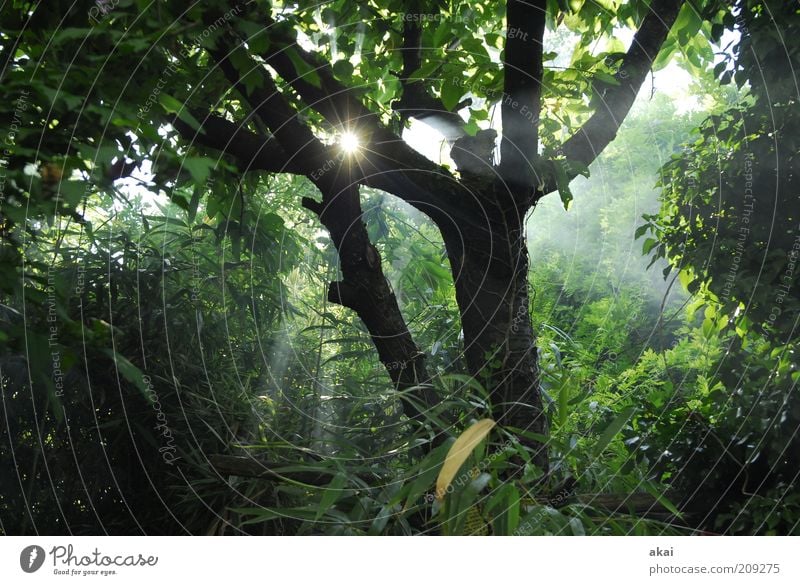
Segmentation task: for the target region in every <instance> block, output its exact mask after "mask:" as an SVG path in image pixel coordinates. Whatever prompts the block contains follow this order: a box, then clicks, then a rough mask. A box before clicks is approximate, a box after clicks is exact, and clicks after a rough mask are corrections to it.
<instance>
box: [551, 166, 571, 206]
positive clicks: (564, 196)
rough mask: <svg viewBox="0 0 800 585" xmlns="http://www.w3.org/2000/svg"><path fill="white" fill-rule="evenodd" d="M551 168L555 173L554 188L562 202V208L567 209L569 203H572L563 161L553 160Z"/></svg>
mask: <svg viewBox="0 0 800 585" xmlns="http://www.w3.org/2000/svg"><path fill="white" fill-rule="evenodd" d="M553 169H554V170H555V175H556V188H557V189H558V194H559V196H560V197H561V203H563V204H564V209H566V210H569V204H570V203H572V199H573V196H572V191H571V190H570V188H569V177H568V176H567V170H566V163H565V161H560V160H554V161H553Z"/></svg>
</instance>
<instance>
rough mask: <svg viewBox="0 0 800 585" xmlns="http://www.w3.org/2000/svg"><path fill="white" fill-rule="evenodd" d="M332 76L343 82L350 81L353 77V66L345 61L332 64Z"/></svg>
mask: <svg viewBox="0 0 800 585" xmlns="http://www.w3.org/2000/svg"><path fill="white" fill-rule="evenodd" d="M333 74H334V75H335V76H336V77H338V78H339V79H341V80H343V81H350V79H351V78H352V77H353V64H352V63H351V62H350V61H347V60H346V59H342V60H341V61H337V62H336V63H334V64H333Z"/></svg>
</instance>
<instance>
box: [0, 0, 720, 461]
mask: <svg viewBox="0 0 800 585" xmlns="http://www.w3.org/2000/svg"><path fill="white" fill-rule="evenodd" d="M727 13H728V12H727V11H726V10H724V9H720V8H719V7H717V6H716V4H714V3H694V4H689V3H685V2H683V0H653V1H652V2H649V3H648V2H640V1H634V2H629V3H625V4H619V3H612V2H603V3H595V2H586V3H583V2H569V3H567V2H556V1H553V0H535V1H531V2H522V1H517V0H509V1H508V2H507V3H506V4H505V5H502V4H498V5H493V4H477V5H473V4H467V3H460V2H452V3H433V2H431V3H427V2H416V1H410V2H400V1H394V2H390V3H388V4H386V3H377V2H367V3H358V4H354V3H350V2H347V1H346V0H339V1H336V2H331V3H329V4H327V5H325V6H324V8H323V7H318V6H317V5H316V4H314V3H306V2H299V3H296V4H287V5H284V4H277V3H275V4H271V3H268V2H250V3H235V2H222V1H215V2H205V3H203V4H202V5H201V4H196V5H193V6H191V7H189V8H184V7H182V6H177V5H174V4H173V3H168V2H155V3H153V2H144V1H134V0H119V1H118V2H100V1H98V2H96V3H94V4H90V3H88V2H77V3H67V2H56V3H51V4H50V5H48V10H47V11H46V12H45V11H44V10H43V9H40V8H35V9H30V8H29V7H28V5H27V3H24V2H14V3H7V4H6V5H5V7H4V9H3V20H4V22H5V23H6V28H7V30H6V31H5V32H3V33H2V52H3V57H2V59H3V69H2V81H3V85H4V87H5V88H6V91H7V93H8V95H9V96H14V98H15V99H13V100H9V101H6V103H5V104H4V105H3V110H4V113H5V115H6V116H7V117H8V119H9V120H10V122H11V124H13V128H15V130H14V135H13V140H12V141H11V142H9V141H8V140H7V141H6V142H7V144H9V145H10V147H9V148H8V149H7V150H6V158H5V159H4V161H5V165H4V166H6V167H7V168H8V172H7V174H6V175H5V182H4V190H5V192H4V197H5V198H6V200H5V201H4V206H3V215H4V225H3V237H4V239H5V240H6V241H8V242H11V243H13V244H14V246H4V248H3V253H4V255H5V256H6V257H5V258H4V261H5V262H6V266H7V267H10V268H7V270H10V271H12V272H13V271H17V274H18V275H21V272H20V270H21V265H22V263H21V259H20V254H19V250H20V249H21V248H22V245H23V244H24V241H25V238H26V237H29V235H30V232H32V231H35V229H36V226H35V225H32V224H31V222H30V218H31V217H33V218H39V217H45V218H47V217H52V216H53V215H54V214H66V215H69V216H72V217H73V218H74V219H75V220H76V221H78V222H85V221H86V219H85V218H83V217H82V216H81V214H80V212H79V211H78V209H79V208H80V203H81V201H82V199H83V197H84V196H85V194H86V193H87V191H91V190H93V189H97V188H101V189H109V190H113V182H114V181H115V180H116V179H118V178H120V177H121V176H125V175H127V174H129V173H130V172H132V169H133V168H135V166H137V165H138V166H144V165H145V162H147V164H148V165H150V166H151V167H152V170H153V172H154V179H153V182H154V186H153V188H155V189H161V190H164V191H165V192H167V193H168V194H169V195H170V197H171V198H172V199H173V201H175V202H176V203H177V204H179V205H181V206H184V207H185V208H187V209H189V211H190V213H195V212H196V210H197V208H198V205H199V204H200V202H201V201H204V202H205V205H206V209H207V210H208V215H209V216H210V217H212V218H214V217H215V216H216V217H217V218H218V220H219V225H220V226H224V231H225V233H226V234H227V235H228V237H229V238H230V240H231V242H232V246H233V248H234V250H235V249H236V246H239V245H241V243H242V241H243V238H244V236H245V234H247V233H248V230H250V229H251V228H252V222H256V221H257V219H252V218H251V219H246V217H245V215H244V214H242V213H240V214H239V216H238V217H237V216H236V215H235V214H234V213H232V212H231V211H230V210H232V209H238V210H241V209H243V208H245V207H246V206H247V205H248V204H250V201H249V200H250V198H251V197H252V193H253V192H254V184H256V183H257V182H258V181H267V180H268V176H269V175H270V174H275V173H289V174H294V175H299V176H303V177H305V178H306V179H308V181H310V182H311V183H312V184H313V185H314V186H315V187H316V189H317V191H318V193H319V198H312V197H305V198H303V200H302V204H303V206H304V207H305V208H306V209H307V210H309V211H310V212H312V213H313V214H315V215H316V216H317V217H318V219H319V221H320V222H321V224H322V225H323V226H324V227H325V228H326V229H327V230H328V232H329V234H330V237H331V241H332V243H333V245H334V246H335V248H336V250H337V252H338V257H339V270H340V273H341V274H340V277H339V279H338V280H335V281H333V282H331V283H330V286H329V290H328V300H329V301H330V302H333V303H337V304H340V305H343V306H345V307H348V308H350V309H352V310H353V311H354V312H355V313H356V314H357V315H358V316H359V317H360V319H361V320H362V321H363V323H364V324H365V326H366V327H367V329H368V330H369V333H370V335H371V337H372V340H373V342H374V345H375V348H376V350H377V352H378V355H379V357H380V360H381V362H382V363H383V364H384V366H385V368H386V370H387V373H388V375H389V377H390V378H391V380H392V382H393V383H394V384H395V385H396V387H397V388H398V389H400V390H403V391H405V392H404V396H407V397H408V399H407V401H406V407H407V413H408V414H409V416H411V417H414V418H422V416H423V412H424V411H425V409H427V408H429V407H431V406H433V405H435V404H436V403H437V401H438V399H439V398H438V397H437V396H436V393H435V392H434V391H433V387H432V386H431V384H430V381H431V376H430V375H429V373H428V371H427V369H426V364H425V355H426V354H425V353H424V351H422V349H423V348H420V347H419V346H418V345H417V344H416V343H415V341H414V339H413V337H412V334H411V332H410V331H409V328H408V326H407V324H406V321H405V319H404V317H403V314H402V312H401V310H400V308H399V305H398V302H397V299H396V297H395V294H394V292H393V291H392V289H391V287H390V286H389V285H388V283H387V280H386V278H385V277H384V274H383V269H382V262H381V257H380V254H379V253H378V250H377V249H376V247H375V246H374V245H373V243H372V242H371V241H370V238H369V235H368V232H367V229H366V225H365V223H364V218H363V209H362V205H361V199H360V193H361V190H362V189H363V188H367V187H369V188H375V189H379V190H381V191H384V192H386V193H389V194H391V195H393V196H396V197H398V198H399V199H401V200H403V201H405V202H407V203H408V204H410V205H412V206H413V207H414V208H416V209H417V210H419V211H420V212H422V213H424V214H425V215H426V216H427V217H429V218H430V220H431V221H432V222H433V223H434V224H435V225H436V227H437V228H438V230H439V231H440V233H441V236H442V240H443V242H444V246H445V249H446V255H447V258H448V260H449V264H450V270H451V272H452V277H453V283H454V287H455V292H456V299H457V302H458V306H459V310H460V316H461V325H462V330H463V334H464V353H465V357H466V362H467V365H468V369H469V373H470V374H471V375H472V376H473V377H476V378H479V379H480V380H482V381H483V382H484V383H485V385H486V386H487V388H488V389H489V390H490V392H491V397H492V404H493V407H492V409H493V410H492V416H493V418H495V419H496V420H497V421H498V422H499V423H500V424H502V425H505V426H507V427H509V428H512V429H519V430H521V431H527V434H525V435H523V437H527V438H525V439H524V441H525V442H526V443H527V444H528V445H529V446H532V447H534V448H535V450H536V451H537V454H536V456H535V458H534V460H535V462H536V463H537V464H538V466H539V467H540V468H541V469H542V470H547V467H548V463H547V453H546V450H545V449H544V448H543V447H542V443H543V442H544V441H545V440H546V438H547V435H548V423H547V417H546V412H545V407H544V404H543V401H542V395H541V392H540V387H539V370H538V364H537V345H536V336H535V332H534V331H533V328H532V326H531V322H530V316H529V301H530V299H529V290H528V289H529V283H528V267H529V261H528V257H527V247H526V244H525V222H526V218H527V216H528V214H529V213H530V212H531V210H532V209H533V208H534V207H535V205H536V203H537V202H538V201H539V200H541V198H542V197H544V196H545V195H547V194H549V193H553V192H559V193H560V196H561V198H562V200H563V201H564V204H565V205H569V202H570V200H571V198H572V196H571V193H570V191H569V182H570V181H571V180H572V179H573V178H574V177H576V176H577V175H579V174H584V175H585V174H588V170H587V169H588V166H589V165H590V164H591V162H592V161H593V160H594V159H595V158H596V157H597V155H598V154H599V153H600V152H602V151H603V150H604V149H605V148H606V146H607V145H608V144H609V143H611V141H613V139H614V137H615V136H616V133H617V131H618V129H619V127H620V125H621V124H622V122H623V120H624V119H625V117H626V115H627V113H628V112H629V110H630V108H631V106H632V104H633V102H634V100H635V98H636V95H637V94H638V92H639V89H640V88H641V87H642V85H643V83H644V82H645V80H646V78H647V76H648V73H649V71H650V70H651V68H652V67H654V66H661V65H663V64H664V63H666V62H667V61H668V59H669V56H670V55H671V54H672V53H673V52H674V50H675V48H676V47H677V46H679V45H680V46H681V50H683V51H685V52H686V53H687V55H688V57H689V58H690V59H691V60H692V61H694V62H696V63H698V64H702V63H707V62H709V61H710V59H711V55H710V50H709V49H708V47H707V46H706V45H705V44H704V42H703V40H702V39H703V38H704V35H708V34H710V33H709V31H710V28H711V23H714V24H715V25H721V23H722V18H723V16H724V14H727ZM548 26H549V27H550V29H551V30H555V29H556V28H557V27H559V26H562V27H564V26H566V27H567V28H568V29H569V30H571V31H573V32H574V33H576V34H577V35H578V38H579V41H578V44H577V48H576V50H575V53H574V55H573V57H572V61H571V63H570V67H568V68H566V69H565V70H559V69H555V68H549V67H546V66H545V64H546V63H547V62H548V61H549V60H550V59H552V58H553V57H554V56H553V55H550V54H546V53H545V52H544V49H543V39H544V35H545V29H546V28H547V27H548ZM628 26H633V27H635V28H636V32H635V34H634V36H633V40H632V41H631V43H630V45H629V47H627V48H625V47H622V46H620V43H619V41H618V40H615V38H614V37H615V32H616V31H618V30H619V28H621V27H628ZM598 40H602V41H605V42H606V43H607V46H608V50H606V51H604V52H602V53H600V54H595V53H593V50H592V43H593V42H595V41H598ZM361 51H364V52H363V53H360V52H361ZM498 54H499V55H500V56H501V59H502V65H499V64H497V62H496V59H493V56H495V57H496V56H497V55H498ZM493 105H496V106H497V107H499V108H500V111H501V118H502V127H503V131H502V135H501V137H500V141H499V162H495V161H496V159H497V158H498V157H497V156H495V155H494V154H493V147H494V143H495V134H494V132H495V131H494V130H493V129H491V128H488V127H487V126H488V125H487V124H486V123H485V120H486V119H488V112H489V109H490V108H491V107H492V106H493ZM23 106H24V107H23ZM462 113H463V114H465V116H464V117H462V115H461V114H462ZM411 118H416V119H419V120H421V121H423V122H429V123H431V124H433V125H436V126H437V127H439V128H442V129H443V130H444V131H445V134H446V136H447V138H448V140H449V144H450V146H451V156H452V159H453V160H454V161H455V162H456V169H455V170H453V169H449V168H447V167H445V166H442V165H438V164H435V163H433V162H431V161H430V160H428V159H427V158H425V157H424V156H422V155H421V154H419V153H418V152H416V151H414V150H413V149H412V148H411V147H410V146H409V145H408V144H407V143H406V142H405V141H404V140H403V137H402V130H403V127H404V125H405V124H406V123H407V121H408V120H409V119H411ZM465 118H466V120H465ZM481 125H483V126H484V127H483V128H482V129H480V126H481ZM343 136H348V137H355V140H357V141H358V147H357V148H356V149H353V150H352V151H350V152H346V151H343V149H342V145H341V143H342V137H343ZM31 164H34V165H35V168H34V169H31V168H27V169H26V168H25V167H26V165H31ZM248 222H250V223H249V224H248Z"/></svg>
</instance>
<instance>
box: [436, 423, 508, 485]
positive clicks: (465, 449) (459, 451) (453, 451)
mask: <svg viewBox="0 0 800 585" xmlns="http://www.w3.org/2000/svg"><path fill="white" fill-rule="evenodd" d="M494 424H495V423H494V421H493V420H492V419H490V418H485V419H483V420H479V421H478V422H476V423H475V424H474V425H472V426H471V427H469V428H468V429H467V430H466V431H464V432H463V433H461V436H460V437H458V439H456V442H455V443H453V446H452V447H450V450H449V451H448V452H447V457H446V458H445V460H444V465H442V470H441V471H440V472H439V477H438V478H437V479H436V499H437V500H442V499H444V496H445V494H446V493H447V488H448V487H450V484H451V483H452V482H453V478H455V476H456V473H458V470H459V469H460V468H461V466H462V465H463V464H464V461H466V460H467V457H469V455H470V453H472V451H473V450H474V449H475V447H477V446H478V443H480V442H481V441H482V440H483V439H484V437H486V435H488V434H489V431H491V430H492V427H493V426H494Z"/></svg>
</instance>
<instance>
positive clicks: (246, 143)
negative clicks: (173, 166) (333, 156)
mask: <svg viewBox="0 0 800 585" xmlns="http://www.w3.org/2000/svg"><path fill="white" fill-rule="evenodd" d="M192 115H193V116H194V117H195V118H196V119H197V120H199V121H200V124H201V128H200V130H195V129H194V128H192V127H191V126H190V125H189V124H187V123H186V122H183V121H182V120H181V119H180V118H178V117H177V116H175V117H173V118H172V119H170V120H169V122H170V124H172V126H173V127H174V128H175V129H176V130H177V131H178V132H179V133H180V134H181V136H183V138H184V139H185V140H187V141H188V142H189V143H190V144H199V145H202V146H205V147H207V148H211V149H214V150H217V151H219V152H221V153H223V154H228V155H231V156H232V157H234V158H236V159H237V160H238V161H239V163H240V165H241V168H242V171H244V172H247V171H251V170H260V171H267V172H271V173H290V174H302V173H303V171H302V169H301V168H300V165H299V164H298V162H297V159H296V157H291V156H289V155H288V154H286V151H285V150H283V148H281V147H280V145H279V144H278V141H277V139H275V138H274V137H272V136H268V137H266V138H264V137H262V136H260V135H258V134H256V133H255V132H251V131H250V130H248V129H247V128H245V126H244V124H237V123H235V122H231V121H230V120H226V119H225V118H223V117H222V116H218V115H216V114H212V113H205V114H203V113H201V112H192Z"/></svg>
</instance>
